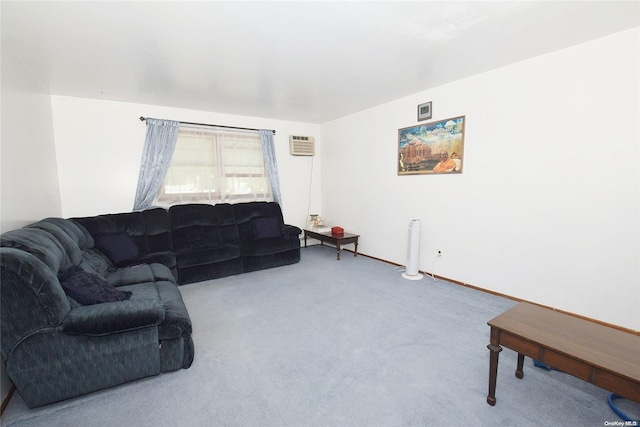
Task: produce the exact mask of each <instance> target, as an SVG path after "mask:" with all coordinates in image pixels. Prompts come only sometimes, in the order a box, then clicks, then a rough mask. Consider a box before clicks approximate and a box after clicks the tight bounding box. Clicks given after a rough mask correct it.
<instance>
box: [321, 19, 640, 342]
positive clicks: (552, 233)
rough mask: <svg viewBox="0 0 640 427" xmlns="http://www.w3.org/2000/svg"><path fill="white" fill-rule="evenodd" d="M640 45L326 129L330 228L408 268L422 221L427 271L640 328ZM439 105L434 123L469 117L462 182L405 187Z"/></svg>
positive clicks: (523, 65) (401, 103) (574, 52)
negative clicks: (427, 106)
mask: <svg viewBox="0 0 640 427" xmlns="http://www.w3.org/2000/svg"><path fill="white" fill-rule="evenodd" d="M639 40H640V36H639V29H638V28H636V29H633V30H630V31H625V32H622V33H618V34H615V35H612V36H609V37H606V38H602V39H598V40H595V41H592V42H589V43H586V44H582V45H578V46H575V47H572V48H570V49H565V50H562V51H557V52H554V53H551V54H547V55H544V56H540V57H537V58H534V59H531V60H527V61H524V62H520V63H517V64H513V65H510V66H507V67H504V68H500V69H496V70H493V71H490V72H487V73H484V74H481V75H476V76H474V77H471V78H468V79H464V80H461V81H457V82H454V83H451V84H447V85H444V86H441V87H438V88H435V89H433V90H429V91H425V92H422V93H417V94H415V95H413V96H409V97H406V98H403V99H399V100H397V101H394V102H391V103H388V104H385V105H381V106H378V107H376V108H372V109H369V110H366V111H362V112H359V113H357V114H354V115H351V116H348V117H343V118H341V119H338V120H335V121H332V122H329V123H326V124H324V125H323V127H322V132H323V158H322V160H323V162H322V163H323V170H322V196H323V199H322V202H323V211H324V213H325V216H327V217H328V218H331V219H332V220H333V221H334V222H337V223H339V224H340V225H342V226H343V227H344V228H345V229H346V230H349V231H353V232H357V233H359V234H361V241H360V247H359V250H360V251H361V252H362V253H365V254H368V255H371V256H375V257H379V258H382V259H385V260H390V261H393V262H396V263H399V264H405V262H406V253H407V229H408V224H409V221H410V220H411V219H413V218H418V219H421V220H422V247H421V253H420V263H419V267H420V269H421V270H426V271H430V272H435V273H436V274H440V275H442V276H445V277H448V278H451V279H454V280H458V281H461V282H464V283H468V284H471V285H474V286H478V287H481V288H485V289H488V290H492V291H496V292H500V293H503V294H507V295H511V296H514V297H517V298H522V299H525V300H529V301H534V302H537V303H540V304H544V305H548V306H552V307H555V308H558V309H561V310H567V311H570V312H573V313H577V314H580V315H584V316H587V317H590V318H595V319H599V320H601V321H604V322H609V323H612V324H617V325H620V326H623V327H627V328H631V329H635V330H640V313H639V312H638V306H639V304H640V272H639V262H638V261H639V260H640V249H639V242H640V210H639V197H640V196H639V194H640V193H639V187H640V178H639V169H640V168H639V156H640V152H639V141H640V132H639V130H638V126H639V124H638V117H640V109H639V107H638V101H639V93H640V92H639V90H640V89H639V77H638V76H640V68H639V66H638V62H639V53H640V49H639ZM425 101H433V113H434V117H433V120H439V119H445V118H449V117H454V116H460V115H465V116H466V132H465V146H464V149H465V154H464V172H463V173H462V174H460V175H453V176H452V175H449V176H443V175H431V176H422V175H421V176H418V175H411V176H398V175H397V163H396V161H397V148H398V145H397V144H398V129H399V128H403V127H407V126H412V125H416V124H417V122H416V106H417V105H418V104H420V103H423V102H425ZM438 250H441V251H442V253H443V255H442V257H441V258H438V259H437V260H436V253H437V251H438ZM422 283H424V286H437V285H438V284H437V282H436V283H434V282H433V281H432V280H431V279H427V280H424V281H423V282H422Z"/></svg>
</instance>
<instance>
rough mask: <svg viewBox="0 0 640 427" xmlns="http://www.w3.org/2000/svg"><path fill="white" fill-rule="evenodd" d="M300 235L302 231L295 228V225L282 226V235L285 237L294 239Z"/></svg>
mask: <svg viewBox="0 0 640 427" xmlns="http://www.w3.org/2000/svg"><path fill="white" fill-rule="evenodd" d="M300 233H302V230H301V229H299V228H298V227H296V226H295V225H288V224H284V225H283V226H282V234H283V235H285V236H286V237H295V236H299V235H300Z"/></svg>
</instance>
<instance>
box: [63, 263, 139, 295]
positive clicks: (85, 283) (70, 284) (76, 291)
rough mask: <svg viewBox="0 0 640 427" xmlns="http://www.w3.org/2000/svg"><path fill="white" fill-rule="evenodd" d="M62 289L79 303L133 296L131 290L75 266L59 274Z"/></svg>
mask: <svg viewBox="0 0 640 427" xmlns="http://www.w3.org/2000/svg"><path fill="white" fill-rule="evenodd" d="M59 279H60V284H61V285H62V289H64V292H65V293H66V294H67V296H68V297H70V298H73V299H74V300H76V301H77V302H78V303H79V304H82V305H93V304H100V303H103V302H116V301H124V300H128V299H129V298H131V291H120V290H118V289H116V288H115V287H114V286H112V285H110V284H109V283H107V282H106V281H104V279H102V278H100V277H98V276H95V275H93V274H90V273H87V272H86V271H84V270H83V269H81V268H80V267H78V266H73V267H71V268H69V269H68V270H67V271H65V272H63V273H61V274H60V276H59Z"/></svg>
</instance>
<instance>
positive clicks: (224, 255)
mask: <svg viewBox="0 0 640 427" xmlns="http://www.w3.org/2000/svg"><path fill="white" fill-rule="evenodd" d="M235 258H240V251H239V250H238V247H237V246H234V245H222V246H219V247H217V248H211V249H200V250H197V251H193V252H185V253H179V254H178V259H177V261H178V267H179V268H184V267H192V266H194V265H206V264H214V263H217V262H222V261H228V260H231V259H235Z"/></svg>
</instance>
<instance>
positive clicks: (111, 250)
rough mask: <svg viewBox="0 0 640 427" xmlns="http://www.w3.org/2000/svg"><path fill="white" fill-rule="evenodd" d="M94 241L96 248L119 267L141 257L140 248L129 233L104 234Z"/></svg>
mask: <svg viewBox="0 0 640 427" xmlns="http://www.w3.org/2000/svg"><path fill="white" fill-rule="evenodd" d="M94 240H95V241H96V248H98V249H99V250H100V252H102V253H103V254H105V255H106V256H107V258H109V260H110V261H111V262H112V263H113V264H114V265H116V266H118V267H122V266H123V265H124V264H126V262H127V261H130V260H133V259H135V258H137V257H138V256H139V255H140V251H139V250H138V247H137V246H136V244H135V242H134V241H133V240H131V237H129V235H128V234H127V233H113V234H103V235H101V236H97V237H96V238H95V239H94Z"/></svg>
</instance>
